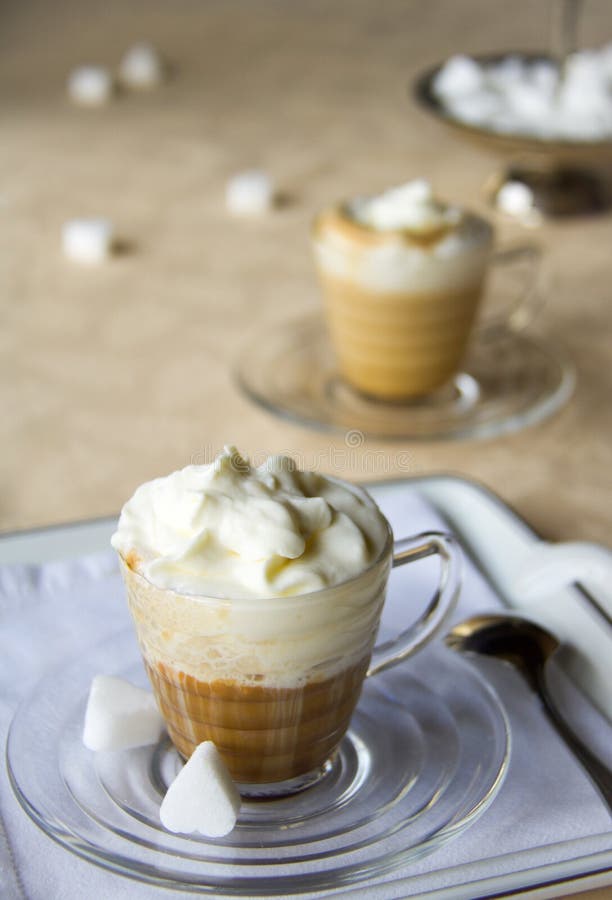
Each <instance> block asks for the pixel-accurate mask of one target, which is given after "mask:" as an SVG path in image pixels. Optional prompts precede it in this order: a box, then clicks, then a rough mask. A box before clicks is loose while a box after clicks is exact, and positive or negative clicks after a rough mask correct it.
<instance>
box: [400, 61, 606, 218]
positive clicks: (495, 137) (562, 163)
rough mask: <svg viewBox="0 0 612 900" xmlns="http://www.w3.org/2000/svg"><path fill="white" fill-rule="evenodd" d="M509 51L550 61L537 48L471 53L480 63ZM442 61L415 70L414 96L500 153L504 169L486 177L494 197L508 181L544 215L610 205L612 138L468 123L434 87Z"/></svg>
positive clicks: (467, 135) (460, 132)
mask: <svg viewBox="0 0 612 900" xmlns="http://www.w3.org/2000/svg"><path fill="white" fill-rule="evenodd" d="M509 56H512V57H515V58H516V57H518V58H520V59H523V60H525V61H528V62H536V61H544V60H548V61H550V59H551V57H549V56H546V55H545V54H536V53H522V52H517V53H503V54H491V55H482V56H475V57H473V59H475V60H476V62H478V63H479V64H480V65H491V64H495V63H500V62H502V61H503V60H504V59H507V58H508V57H509ZM442 66H443V63H440V64H438V65H436V66H432V67H431V68H430V69H427V70H426V71H425V72H423V73H421V74H420V75H419V76H417V78H416V80H415V82H414V84H413V86H412V92H413V96H414V98H415V100H416V102H417V103H418V105H419V106H420V107H421V109H423V110H425V112H427V113H429V114H430V115H432V116H434V117H435V118H436V119H438V121H440V122H441V123H442V124H444V125H445V126H447V127H448V128H449V129H451V130H452V131H453V132H454V133H455V134H456V135H457V136H458V137H460V138H462V139H464V140H467V141H470V142H471V143H473V144H476V145H477V146H478V147H480V148H481V149H482V150H485V151H490V152H492V153H495V154H497V155H498V156H499V157H501V159H502V162H503V169H502V171H501V172H498V173H496V174H495V175H493V176H492V177H491V178H490V179H489V180H488V182H487V185H486V189H487V193H488V195H489V198H490V199H491V201H492V202H494V203H495V202H496V199H497V196H498V194H499V191H500V190H501V188H502V187H503V186H504V185H505V184H506V183H508V182H509V181H513V182H516V181H518V182H522V183H523V184H526V185H527V186H528V187H529V189H530V190H531V193H532V196H533V205H534V208H535V209H537V210H538V211H539V212H541V213H543V214H544V215H547V216H567V215H576V214H585V213H596V212H601V211H602V210H604V209H606V208H607V207H608V206H609V196H608V190H607V186H606V177H605V175H604V169H605V167H606V165H607V166H610V164H611V163H612V141H610V140H601V141H571V140H546V139H544V138H538V137H535V136H533V135H529V134H506V133H504V134H502V133H499V132H495V131H492V130H491V129H487V128H484V127H478V126H474V125H468V124H466V123H465V122H462V121H460V120H459V119H456V118H454V117H453V115H452V114H451V113H450V112H449V110H447V109H446V108H445V107H444V105H443V104H442V103H441V102H440V100H439V99H438V98H437V97H436V95H435V93H434V90H433V83H434V80H435V78H436V76H437V74H438V73H439V71H440V69H441V68H442Z"/></svg>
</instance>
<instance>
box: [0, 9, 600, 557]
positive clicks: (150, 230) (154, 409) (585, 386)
mask: <svg viewBox="0 0 612 900" xmlns="http://www.w3.org/2000/svg"><path fill="white" fill-rule="evenodd" d="M584 7H585V16H584V22H583V28H582V33H581V40H582V42H583V43H584V44H589V43H600V42H601V41H603V40H606V39H608V40H609V39H611V38H612V13H611V12H610V9H609V5H607V4H606V3H605V2H596V0H592V2H589V3H586V4H584ZM606 7H607V8H606ZM550 9H551V4H548V3H533V2H532V0H515V2H513V3H507V2H506V0H461V2H458V0H428V2H423V0H383V2H376V3H375V2H371V0H370V2H367V0H352V2H348V0H344V2H329V0H317V2H311V0H307V2H300V3H296V2H290V0H286V2H280V0H225V2H222V0H209V2H204V0H202V2H195V0H178V2H175V3H169V2H167V0H147V2H145V0H129V2H127V0H108V2H105V3H99V2H98V3H94V2H93V0H78V2H77V0H71V2H64V3H62V2H53V3H49V2H47V0H24V2H21V3H12V4H9V3H7V4H3V6H2V9H1V10H0V122H1V124H0V132H1V139H0V223H1V224H0V307H1V310H2V328H1V330H0V341H1V344H2V354H1V362H0V365H1V378H0V391H1V394H2V416H1V417H0V429H1V441H2V473H1V482H0V528H2V529H3V530H9V529H15V528H25V527H30V526H35V525H40V524H45V523H50V522H60V521H65V520H74V519H79V518H83V517H91V516H96V515H100V514H106V513H114V512H115V511H116V510H118V508H119V507H120V505H121V503H122V502H123V501H124V500H125V499H126V498H127V496H128V495H129V494H130V493H131V492H132V490H133V489H134V488H135V486H136V485H137V484H138V483H140V482H141V481H143V480H145V479H148V478H150V477H153V476H155V475H157V474H161V473H165V472H167V471H169V470H171V469H174V468H178V467H180V466H183V465H185V464H187V463H189V462H191V461H202V460H206V459H210V458H211V457H212V455H213V454H214V453H215V452H216V451H217V450H218V449H220V447H221V446H222V445H223V444H224V443H225V442H234V443H236V444H237V445H239V446H240V447H241V448H242V449H243V450H244V451H245V452H247V453H251V454H254V455H256V456H258V457H260V456H261V455H262V454H263V453H265V452H277V451H279V450H283V451H287V452H295V453H300V454H301V455H302V458H303V459H305V460H306V461H308V460H311V461H313V462H316V463H318V464H319V465H320V466H321V468H323V469H328V470H329V469H330V468H332V467H334V466H336V471H337V459H338V457H337V455H336V456H334V452H333V451H334V450H342V449H343V448H344V441H343V437H342V435H338V436H337V437H336V438H330V437H329V436H327V435H324V434H321V433H318V432H316V431H310V430H307V429H303V428H300V427H298V426H293V425H289V424H287V423H285V422H282V421H280V420H276V419H274V418H272V417H271V416H269V415H268V414H266V413H265V412H263V411H261V410H259V409H257V408H255V407H254V406H253V405H251V404H250V403H249V402H248V401H247V400H246V399H245V398H244V397H242V396H241V395H240V394H239V392H238V391H237V389H236V387H235V386H234V383H233V380H232V377H231V368H232V365H233V362H234V360H235V358H236V355H237V354H238V353H239V351H240V347H241V345H242V341H243V340H244V338H245V337H246V335H247V334H248V332H249V331H250V330H251V329H252V328H253V327H254V326H256V325H262V326H263V325H265V324H266V323H269V326H270V328H272V327H273V326H274V324H275V323H276V322H278V321H279V320H280V319H281V318H283V317H285V316H288V315H290V314H291V315H293V314H297V313H299V312H302V311H304V312H306V311H309V310H315V309H316V308H317V306H318V303H319V298H318V292H317V286H316V283H315V279H314V275H313V271H312V264H311V259H310V252H309V246H308V228H309V222H310V220H311V218H312V216H313V214H314V213H315V211H316V210H317V209H318V208H319V207H320V206H321V205H322V204H324V203H327V202H328V201H330V200H334V199H338V198H342V197H344V196H347V195H351V194H354V193H356V192H364V191H372V190H378V189H380V188H383V187H386V186H388V185H392V184H395V183H398V182H401V181H403V180H407V179H410V178H412V177H416V176H427V177H429V178H430V179H431V180H432V181H433V183H434V185H435V186H436V188H437V190H438V191H439V192H440V193H441V194H442V195H444V196H446V197H448V198H449V199H452V200H453V201H456V202H460V203H465V204H468V205H471V206H473V207H476V208H480V209H481V210H486V207H485V204H484V200H483V196H482V185H483V182H484V180H485V178H486V177H487V175H488V174H490V173H491V172H492V171H494V169H495V167H496V165H497V160H496V159H495V158H494V157H493V156H490V155H488V154H486V153H485V152H484V151H479V150H477V149H475V148H473V147H471V146H469V145H464V144H463V143H462V142H460V141H459V140H457V139H456V138H454V137H452V136H450V135H449V134H448V133H447V132H446V131H444V130H443V129H442V127H441V126H440V125H439V124H438V123H437V122H435V121H433V120H431V119H429V118H428V117H427V116H426V115H425V114H424V113H423V112H421V111H419V110H418V109H417V108H416V107H415V105H414V103H413V102H412V101H411V100H410V98H409V95H408V90H407V88H408V85H409V83H410V82H411V80H412V79H413V77H414V76H415V74H416V73H417V72H419V71H420V70H421V69H422V68H423V67H424V66H426V65H429V64H431V63H433V62H435V61H438V60H440V59H443V58H445V57H447V56H448V55H450V54H451V53H453V52H456V51H458V50H465V51H467V52H474V53H476V52H485V51H494V50H506V49H508V48H524V49H529V48H531V49H536V48H542V47H546V46H548V39H549V22H548V16H549V13H550ZM140 39H149V40H152V41H154V42H155V43H156V44H157V45H158V46H159V47H160V48H161V50H162V51H163V52H164V53H165V54H166V56H167V58H168V59H169V60H170V62H171V63H172V65H173V72H172V78H171V79H170V80H169V81H168V83H167V84H166V85H164V87H163V88H161V89H159V90H157V91H154V92H151V93H143V94H134V93H130V94H124V95H122V96H120V97H118V98H117V99H116V100H115V101H114V102H113V103H111V104H110V105H108V106H107V107H105V108H103V109H97V110H85V109H79V108H76V107H74V106H73V105H71V104H70V103H69V102H68V100H67V99H66V94H65V80H66V76H67V74H68V72H69V71H70V70H71V68H72V67H74V66H75V65H78V64H80V63H88V62H97V63H100V64H104V65H109V66H111V67H116V65H117V62H118V60H119V58H120V56H121V54H122V53H123V52H124V50H125V49H126V48H127V47H128V46H129V45H130V44H131V43H132V42H134V41H136V40H140ZM253 166H258V167H262V168H264V169H266V170H267V171H269V172H270V174H271V175H272V176H273V178H274V180H275V181H276V183H277V184H278V186H279V188H280V189H281V190H282V192H283V193H284V194H285V195H286V197H287V202H286V203H285V204H284V205H283V206H282V207H281V208H279V209H278V210H277V211H276V212H274V213H273V214H272V215H270V216H269V217H267V218H265V219H263V220H259V221H239V220H236V219H233V218H231V217H229V216H228V215H227V213H226V210H225V207H224V185H225V181H226V179H227V177H228V176H230V175H231V174H233V173H235V172H236V171H239V170H242V169H244V168H249V167H253ZM88 215H103V216H108V217H110V218H111V219H112V220H113V221H114V222H115V223H116V225H117V227H118V229H119V232H120V234H121V237H122V238H123V239H124V240H125V242H126V248H125V252H124V253H122V254H121V255H119V256H117V257H116V258H115V259H113V260H112V261H110V262H109V263H108V264H107V265H104V266H101V267H97V268H82V267H78V266H76V265H74V264H71V263H69V262H68V261H67V260H66V259H65V258H64V257H63V256H62V254H61V251H60V230H61V225H62V223H63V222H64V221H65V220H67V219H69V218H72V217H78V216H88ZM510 232H512V234H511V236H515V235H516V233H515V232H514V229H510V227H509V226H507V225H506V224H503V223H502V224H501V225H500V234H501V237H502V238H505V236H506V233H510ZM538 238H539V239H540V240H541V241H542V243H543V244H544V246H545V247H546V249H547V252H548V258H549V262H550V266H551V269H552V272H553V275H554V283H553V287H552V288H551V290H550V292H549V296H548V304H547V307H546V309H545V311H544V313H543V314H542V315H541V316H540V320H539V322H538V325H537V327H538V329H539V331H540V332H541V333H542V334H545V335H547V336H548V337H549V338H550V339H552V340H555V341H557V342H558V343H559V344H562V345H564V346H565V348H566V349H567V351H568V352H569V354H570V355H571V357H572V358H573V359H574V361H575V364H576V366H577V372H578V387H577V391H576V394H575V397H574V399H573V400H572V402H571V403H570V404H569V405H568V406H567V407H566V408H565V409H564V410H563V411H562V412H560V413H559V414H557V415H556V416H555V417H554V418H553V419H551V420H549V421H546V422H545V423H543V424H541V425H539V426H536V427H532V428H530V429H527V430H524V431H522V432H520V433H518V434H516V435H513V436H509V437H508V436H507V437H503V438H499V439H495V440H487V441H468V442H463V443H458V442H449V443H432V444H422V443H419V444H410V443H404V444H401V443H400V444H399V445H398V444H397V443H393V444H391V443H389V444H380V443H376V442H370V443H368V444H367V445H366V449H367V448H368V447H370V448H380V447H384V448H386V449H387V450H388V456H387V457H386V458H385V461H384V462H381V458H380V457H378V456H377V457H375V458H376V459H377V460H378V462H377V463H376V464H374V465H372V464H371V459H372V456H371V455H370V456H369V457H368V458H369V459H370V465H369V466H367V467H366V466H365V464H364V462H363V460H364V459H365V457H363V456H362V457H360V456H359V455H358V454H357V455H356V454H350V455H348V456H346V457H345V463H344V464H343V466H341V469H342V471H340V472H338V471H337V474H343V475H346V476H349V477H353V478H383V477H387V476H390V475H406V474H420V473H426V472H434V471H452V472H455V473H460V474H465V475H468V476H473V477H476V478H478V479H481V480H482V481H484V482H485V483H486V484H487V485H489V486H490V487H491V488H493V489H494V490H496V491H498V492H499V493H501V494H502V496H503V497H504V499H505V500H506V501H508V502H510V503H512V504H514V505H515V506H516V507H518V509H519V510H520V512H521V513H522V514H523V515H525V516H526V517H527V518H528V519H529V520H530V521H531V523H532V524H533V525H534V526H535V527H536V528H538V529H539V530H541V531H542V532H543V533H544V534H545V535H546V536H547V537H550V538H553V539H554V538H566V539H567V538H578V539H584V540H597V541H603V542H609V540H610V467H611V466H610V464H611V462H612V453H611V449H610V448H611V445H612V414H611V412H610V409H611V405H610V396H611V394H612V366H611V365H610V363H611V361H612V358H611V357H612V354H611V347H612V307H611V306H610V274H611V257H610V246H611V245H612V218H611V217H610V216H602V217H599V218H590V219H584V220H573V221H565V222H558V223H555V224H548V225H546V226H545V227H544V228H542V229H540V231H539V234H538ZM399 450H401V451H402V453H401V455H400V454H399ZM334 460H335V461H334Z"/></svg>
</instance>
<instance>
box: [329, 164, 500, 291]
mask: <svg viewBox="0 0 612 900" xmlns="http://www.w3.org/2000/svg"><path fill="white" fill-rule="evenodd" d="M492 247H493V229H492V227H491V226H490V225H489V223H488V222H487V221H486V220H485V219H483V218H481V217H480V216H478V215H475V214H474V213H471V212H468V211H466V210H460V209H458V208H456V207H453V206H447V205H444V204H442V203H439V202H438V201H436V200H435V199H434V198H433V195H432V192H431V187H430V186H429V184H428V182H426V181H422V180H419V181H413V182H410V183H408V184H406V185H404V186H403V187H398V188H392V189H391V190H389V191H386V192H385V193H383V194H380V195H378V196H377V197H372V198H369V199H363V198H355V199H353V200H351V201H349V202H348V203H346V204H344V206H343V207H342V208H331V209H329V210H327V211H325V212H323V213H322V214H321V215H320V216H319V217H318V219H317V221H316V222H315V227H314V230H313V250H314V255H315V261H316V264H317V267H318V269H319V271H320V273H321V274H322V275H324V276H327V277H332V278H334V279H338V280H340V281H343V282H345V283H349V284H354V285H357V286H358V287H359V288H362V289H365V290H367V291H369V292H372V294H374V295H375V294H383V295H384V294H429V293H434V294H436V293H442V292H443V293H447V292H456V293H458V292H463V291H469V290H474V289H479V288H480V285H481V284H482V281H483V279H484V276H485V272H486V268H487V266H488V263H489V259H490V255H491V250H492Z"/></svg>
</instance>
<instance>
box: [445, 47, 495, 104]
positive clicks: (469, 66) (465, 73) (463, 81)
mask: <svg viewBox="0 0 612 900" xmlns="http://www.w3.org/2000/svg"><path fill="white" fill-rule="evenodd" d="M483 83H484V73H483V71H482V69H481V67H480V66H479V65H478V63H477V62H476V61H475V60H473V59H471V58H470V57H469V56H462V55H460V54H459V55H457V56H451V58H450V59H449V60H448V61H447V62H446V63H445V64H444V65H443V66H442V68H441V69H440V71H439V72H438V74H437V75H436V77H435V79H434V82H433V88H434V91H435V93H436V94H438V95H440V96H443V97H445V98H447V97H456V96H460V95H461V94H470V93H472V92H473V91H477V90H479V89H480V88H481V87H482V85H483Z"/></svg>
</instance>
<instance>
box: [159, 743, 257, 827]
mask: <svg viewBox="0 0 612 900" xmlns="http://www.w3.org/2000/svg"><path fill="white" fill-rule="evenodd" d="M239 811H240V794H239V793H238V789H237V788H236V785H235V784H234V782H233V781H232V778H231V775H230V774H229V772H228V770H227V767H226V765H225V763H224V762H223V760H222V759H221V757H220V755H219V752H218V750H217V748H216V747H215V745H214V744H213V743H212V741H204V743H203V744H199V745H198V746H197V747H196V748H195V750H194V751H193V753H192V754H191V756H190V758H189V760H188V761H187V762H186V763H185V765H184V766H183V768H182V769H181V771H180V772H179V774H178V775H177V776H176V778H175V779H174V781H173V782H172V784H171V785H170V787H169V788H168V790H167V792H166V796H165V797H164V799H163V801H162V804H161V807H160V810H159V817H160V819H161V823H162V825H163V826H164V828H167V829H168V831H173V832H175V833H182V834H191V833H192V832H194V831H198V832H200V834H204V835H206V836H207V837H222V836H223V835H225V834H229V833H230V831H231V830H232V829H233V827H234V825H235V824H236V819H237V818H238V813H239Z"/></svg>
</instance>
